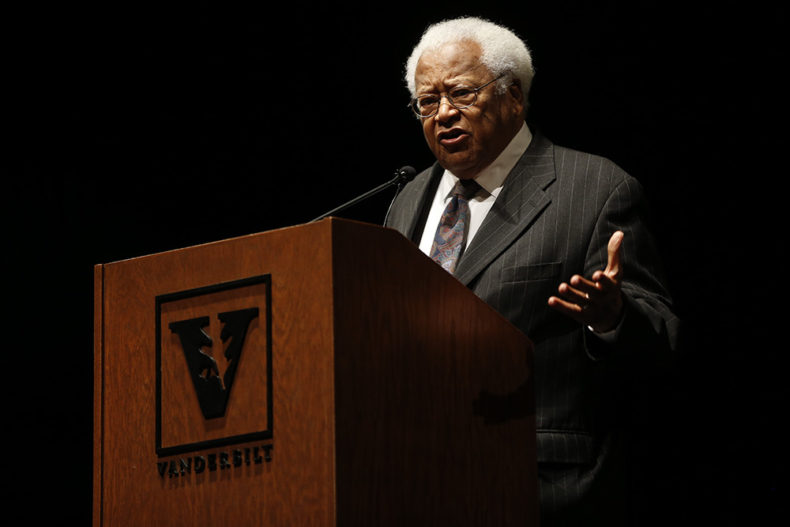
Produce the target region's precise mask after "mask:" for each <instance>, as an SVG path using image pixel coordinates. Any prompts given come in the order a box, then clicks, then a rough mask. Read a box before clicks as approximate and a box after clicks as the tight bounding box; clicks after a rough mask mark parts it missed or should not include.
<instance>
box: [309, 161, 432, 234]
mask: <svg viewBox="0 0 790 527" xmlns="http://www.w3.org/2000/svg"><path fill="white" fill-rule="evenodd" d="M416 175H417V171H416V170H414V168H413V167H410V166H405V167H401V168H399V169H398V170H396V171H395V175H394V176H393V177H392V179H390V180H389V181H387V182H386V183H382V184H381V185H379V186H377V187H376V188H374V189H371V190H369V191H367V192H365V193H364V194H362V195H361V196H357V197H356V198H354V199H352V200H351V201H348V202H346V203H343V204H342V205H340V206H339V207H335V208H334V209H332V210H330V211H329V212H326V213H324V214H322V215H320V216H318V217H317V218H314V219H312V220H310V222H309V223H313V222H316V221H318V220H322V219H324V218H326V217H328V216H331V215H332V214H335V213H337V212H340V211H341V210H345V209H347V208H348V207H350V206H352V205H355V204H357V203H359V202H360V201H363V200H365V199H367V198H369V197H371V196H374V195H376V194H378V193H379V192H381V191H383V190H386V189H388V188H389V187H392V186H397V190H396V192H395V196H396V197H397V195H398V193H399V192H400V189H401V188H403V186H404V185H405V184H406V183H408V182H409V181H411V180H412V179H414V176H416ZM393 201H394V198H393ZM390 208H392V204H390ZM387 216H389V210H387ZM386 222H387V218H386V217H385V218H384V223H385V224H386Z"/></svg>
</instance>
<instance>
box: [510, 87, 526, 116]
mask: <svg viewBox="0 0 790 527" xmlns="http://www.w3.org/2000/svg"><path fill="white" fill-rule="evenodd" d="M507 93H508V95H509V96H510V97H512V98H513V103H514V105H513V107H514V108H515V109H516V111H517V112H518V113H519V114H522V115H523V114H524V113H525V108H524V92H522V91H521V82H520V81H519V80H518V79H513V84H511V85H510V86H509V87H508V89H507Z"/></svg>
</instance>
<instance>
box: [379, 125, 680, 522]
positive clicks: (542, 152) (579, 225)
mask: <svg viewBox="0 0 790 527" xmlns="http://www.w3.org/2000/svg"><path fill="white" fill-rule="evenodd" d="M440 175H441V167H438V166H434V167H433V168H431V169H429V170H426V171H424V172H423V173H421V174H420V175H419V176H417V178H415V180H414V181H413V182H412V183H410V184H409V185H408V186H406V188H404V190H403V192H401V194H400V196H399V197H398V199H397V201H396V203H395V205H394V206H393V209H392V213H391V216H390V221H389V222H388V226H391V227H393V228H395V229H397V230H399V231H400V232H401V233H403V234H404V235H405V236H406V237H408V238H410V239H412V240H419V236H420V234H421V231H422V227H423V226H422V225H419V218H420V217H421V213H422V211H423V209H424V207H426V206H427V205H428V204H429V202H430V200H431V198H432V197H433V196H432V191H431V189H432V188H435V186H434V185H432V182H433V180H435V179H436V178H438V177H439V176H440ZM643 215H644V211H643V197H642V189H641V186H640V185H639V184H638V182H637V181H636V180H635V179H633V178H631V177H630V176H628V175H627V174H626V173H625V172H623V171H622V170H621V169H620V168H619V167H617V166H616V165H615V164H614V163H612V162H610V161H608V160H606V159H604V158H601V157H597V156H593V155H590V154H585V153H581V152H577V151H573V150H569V149H566V148H562V147H559V146H555V145H553V144H552V143H551V142H550V141H548V140H547V139H545V138H544V137H542V136H540V135H536V136H535V138H534V139H533V141H532V143H531V144H530V147H529V148H528V149H527V151H526V152H525V153H524V155H523V156H522V158H521V160H520V161H519V163H518V164H517V165H516V167H515V168H514V169H513V171H512V172H511V173H510V174H509V175H508V178H507V180H506V181H505V185H504V187H503V189H502V192H501V194H500V195H499V197H498V198H497V200H496V202H495V203H494V205H493V207H492V209H491V211H490V212H489V213H488V215H487V216H486V218H485V220H484V221H483V224H482V225H481V227H480V230H479V231H478V233H477V235H476V236H475V238H474V239H473V240H472V242H471V243H470V244H469V247H467V248H466V250H465V252H464V254H463V256H462V258H461V260H460V261H459V263H458V266H457V268H456V273H455V276H456V278H457V279H458V280H460V281H461V282H462V283H464V284H465V285H467V286H468V287H469V288H470V289H471V290H472V291H474V293H475V294H476V295H478V296H479V297H480V298H482V299H483V300H485V301H486V302H487V303H488V304H490V305H491V306H492V307H494V308H495V309H496V310H498V311H499V312H500V313H502V314H503V315H504V316H505V317H506V318H507V319H508V320H510V321H511V322H512V323H513V324H515V325H516V326H517V327H518V328H520V329H521V330H522V331H523V332H524V333H525V334H526V335H528V336H529V337H530V339H531V340H532V341H533V343H534V344H535V397H536V408H537V413H536V421H537V428H538V432H537V434H538V437H537V439H538V462H539V476H540V483H541V509H542V511H543V513H544V514H543V525H575V524H576V523H575V522H576V521H577V520H578V521H582V520H584V522H583V524H584V525H595V524H597V523H596V522H595V519H600V520H601V522H600V523H601V524H606V525H623V524H624V522H625V520H624V518H623V517H622V515H621V514H620V513H621V512H623V513H624V511H625V506H624V502H623V500H624V495H625V489H624V478H623V477H622V472H623V467H622V456H621V453H622V448H619V446H620V443H621V442H622V434H621V433H620V432H621V428H622V426H621V425H622V421H623V419H624V415H623V414H622V411H621V410H622V408H623V407H624V406H627V403H626V401H624V400H623V398H624V394H623V393H622V392H621V391H620V389H621V387H622V386H623V383H624V382H626V381H627V379H628V378H629V377H630V376H633V375H637V374H638V373H639V372H642V371H645V370H650V369H653V368H657V367H659V366H660V365H661V364H662V363H663V362H664V361H667V360H668V358H669V355H670V353H671V350H672V349H674V346H675V340H676V336H677V320H676V318H675V317H674V315H673V314H672V312H671V308H670V299H669V295H668V293H667V291H666V289H665V288H664V286H663V285H662V281H661V278H660V277H661V272H660V269H659V268H658V266H657V262H658V257H657V254H656V250H655V247H654V244H653V243H652V238H651V236H650V234H649V233H648V231H647V230H646V227H645V222H644V218H643ZM423 221H424V219H423ZM425 228H429V229H434V228H435V226H427V227H425ZM618 229H619V230H622V231H623V232H624V233H625V238H624V242H623V250H622V264H623V269H624V276H623V291H624V293H625V297H626V316H625V318H624V321H623V324H622V327H621V331H620V333H619V335H618V340H617V342H616V343H614V344H613V345H603V343H602V342H600V341H598V340H597V338H596V337H594V336H592V335H587V334H586V331H585V330H584V328H582V327H581V326H580V325H579V324H577V323H576V322H574V321H572V320H570V319H568V318H566V317H564V316H562V315H560V314H558V313H556V312H554V311H553V310H551V309H549V308H548V306H547V304H546V302H547V300H548V298H549V296H551V295H552V294H554V293H555V291H556V288H557V286H558V285H559V283H560V282H562V281H567V280H568V279H569V278H570V277H571V276H572V275H573V274H576V273H579V274H582V275H584V276H588V277H589V276H590V275H591V274H592V273H593V271H595V270H597V269H604V268H605V267H606V261H607V244H608V241H609V238H610V236H611V235H612V233H613V232H614V231H616V230H618Z"/></svg>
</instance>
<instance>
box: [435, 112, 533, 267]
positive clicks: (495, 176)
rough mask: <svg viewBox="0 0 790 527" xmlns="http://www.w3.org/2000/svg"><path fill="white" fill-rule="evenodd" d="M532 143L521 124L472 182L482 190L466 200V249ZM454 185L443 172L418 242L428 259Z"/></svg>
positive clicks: (447, 171) (530, 137)
mask: <svg viewBox="0 0 790 527" xmlns="http://www.w3.org/2000/svg"><path fill="white" fill-rule="evenodd" d="M531 142H532V132H530V131H529V128H528V127H527V124H526V123H524V124H523V125H522V126H521V130H519V131H518V133H516V135H515V136H514V137H513V139H511V141H510V143H509V144H508V145H507V146H506V147H505V149H504V150H502V153H500V154H499V156H498V157H497V158H496V159H495V160H494V162H493V163H491V164H490V165H488V166H487V167H486V168H484V169H483V170H482V171H481V172H480V173H479V174H478V175H477V176H475V181H477V183H478V184H479V185H480V186H481V187H482V190H481V191H479V192H478V193H477V195H475V196H474V197H473V198H472V199H470V200H469V216H470V218H469V229H468V231H467V235H466V244H467V245H469V242H471V241H472V238H474V236H475V234H477V231H478V229H479V228H480V224H482V223H483V219H484V218H485V217H486V214H488V211H489V210H491V206H492V205H493V204H494V201H496V198H497V196H498V195H499V192H500V191H501V190H502V185H503V184H504V183H505V178H506V177H507V175H508V174H510V171H511V170H513V167H515V166H516V163H518V160H519V159H521V156H522V155H523V154H524V152H525V151H526V150H527V148H528V147H529V144H530V143H531ZM457 181H458V177H456V176H455V175H453V173H452V172H450V171H449V170H445V171H444V174H442V179H441V180H440V181H439V188H437V189H436V194H435V195H434V197H433V203H432V204H431V210H430V211H429V212H428V219H427V220H426V222H425V228H424V229H423V231H422V239H421V240H420V250H421V251H422V252H424V253H425V254H427V255H428V256H430V255H431V246H432V245H433V238H434V235H435V234H436V229H437V227H438V226H439V221H440V220H441V219H442V213H443V212H444V209H445V208H446V207H447V203H449V201H450V200H451V199H452V190H453V187H455V183H456V182H457Z"/></svg>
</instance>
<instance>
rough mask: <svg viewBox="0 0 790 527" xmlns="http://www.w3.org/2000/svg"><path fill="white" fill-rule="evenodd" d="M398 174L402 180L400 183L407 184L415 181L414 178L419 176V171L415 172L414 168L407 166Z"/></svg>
mask: <svg viewBox="0 0 790 527" xmlns="http://www.w3.org/2000/svg"><path fill="white" fill-rule="evenodd" d="M396 174H397V175H398V177H399V178H400V183H401V184H405V183H408V182H409V181H411V180H412V179H414V176H416V175H417V171H416V170H414V167H410V166H408V165H407V166H405V167H401V168H399V169H398V171H397V172H396Z"/></svg>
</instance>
